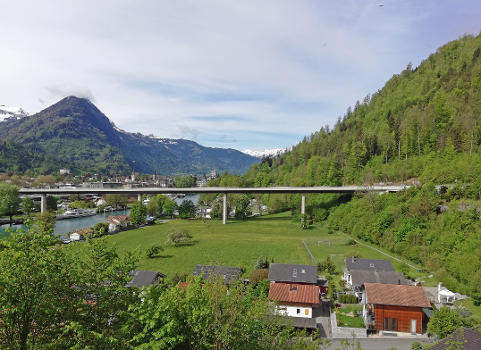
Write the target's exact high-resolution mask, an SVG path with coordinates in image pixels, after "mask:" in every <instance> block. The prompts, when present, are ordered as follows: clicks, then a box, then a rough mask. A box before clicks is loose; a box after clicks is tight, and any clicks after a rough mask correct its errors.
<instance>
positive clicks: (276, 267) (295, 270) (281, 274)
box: [267, 263, 317, 284]
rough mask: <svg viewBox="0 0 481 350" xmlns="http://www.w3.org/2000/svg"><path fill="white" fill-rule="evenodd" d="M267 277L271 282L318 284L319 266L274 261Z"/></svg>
mask: <svg viewBox="0 0 481 350" xmlns="http://www.w3.org/2000/svg"><path fill="white" fill-rule="evenodd" d="M267 278H268V280H269V281H271V283H272V282H284V283H303V284H317V266H314V265H294V264H276V263H272V264H271V265H270V266H269V274H268V276H267Z"/></svg>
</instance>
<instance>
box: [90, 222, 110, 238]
mask: <svg viewBox="0 0 481 350" xmlns="http://www.w3.org/2000/svg"><path fill="white" fill-rule="evenodd" d="M93 229H94V232H93V233H94V237H100V236H103V235H104V234H106V233H108V232H109V224H108V223H107V222H98V223H96V224H95V225H94V227H93Z"/></svg>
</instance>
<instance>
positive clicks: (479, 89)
mask: <svg viewBox="0 0 481 350" xmlns="http://www.w3.org/2000/svg"><path fill="white" fill-rule="evenodd" d="M480 51H481V36H480V35H478V36H477V37H472V36H465V37H463V38H461V39H459V40H455V41H452V42H450V43H448V44H446V45H444V46H443V47H441V48H439V49H438V51H437V52H436V53H434V54H432V55H431V56H429V58H428V59H426V60H425V61H423V62H422V63H421V64H420V65H419V66H418V67H417V68H414V69H413V68H412V67H411V65H410V64H409V65H408V66H407V68H406V69H405V70H404V71H403V72H401V74H398V75H394V76H393V77H392V78H391V79H390V80H389V81H388V82H387V83H386V85H385V86H384V87H383V88H382V89H381V90H379V91H377V92H376V93H374V94H372V96H371V95H367V96H366V97H365V98H364V100H363V101H362V102H359V101H358V102H356V104H355V106H354V108H351V107H349V108H348V110H347V112H346V114H345V115H344V117H343V118H339V120H338V122H337V123H336V125H335V127H334V128H333V129H332V130H330V129H329V128H328V127H324V128H322V129H321V130H319V131H318V132H315V133H313V134H312V135H311V136H309V137H306V138H305V139H304V140H303V141H302V142H300V143H299V144H298V145H296V146H294V147H293V148H292V150H291V151H290V152H287V153H285V154H283V155H282V156H280V157H277V158H274V159H273V161H272V165H271V164H270V162H264V163H262V164H258V165H254V166H253V167H252V168H251V169H250V171H249V172H248V174H247V177H246V178H247V180H248V181H249V182H251V183H252V184H255V185H258V186H260V185H269V184H284V185H307V186H310V185H335V184H336V185H338V184H352V183H366V182H367V183H369V182H373V181H404V180H407V179H409V178H411V177H415V176H419V177H421V178H422V179H423V180H424V181H437V182H451V181H454V180H455V179H456V178H457V179H458V180H464V181H471V180H472V179H473V178H474V176H475V169H474V166H475V165H476V163H479V161H480V160H481V158H480V153H479V150H480V144H481V61H480V59H481V58H480ZM270 165H271V166H270ZM447 165H449V167H448V166H447Z"/></svg>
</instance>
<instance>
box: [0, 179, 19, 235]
mask: <svg viewBox="0 0 481 350" xmlns="http://www.w3.org/2000/svg"><path fill="white" fill-rule="evenodd" d="M19 205H20V197H19V196H18V187H17V186H15V185H12V184H9V183H6V182H3V183H0V215H6V216H9V217H10V226H12V220H13V216H14V215H15V214H17V211H18V207H19Z"/></svg>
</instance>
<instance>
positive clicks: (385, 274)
mask: <svg viewBox="0 0 481 350" xmlns="http://www.w3.org/2000/svg"><path fill="white" fill-rule="evenodd" d="M350 276H351V279H350V280H351V283H350V288H351V289H352V290H353V292H354V294H355V295H356V296H357V297H358V298H361V297H362V292H363V291H364V283H381V284H399V285H408V284H409V283H408V281H407V280H406V279H405V278H404V275H403V274H402V273H401V272H395V271H376V270H371V271H369V270H352V271H351V273H350Z"/></svg>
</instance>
